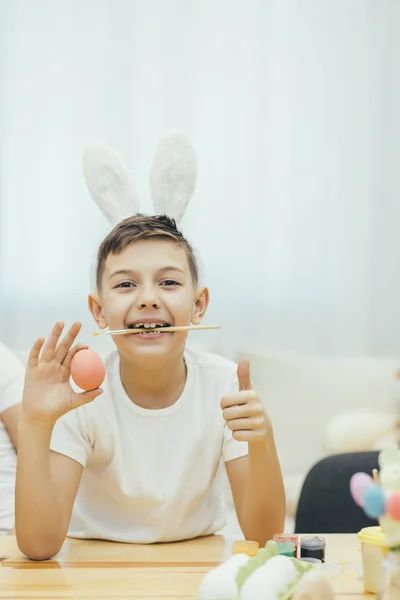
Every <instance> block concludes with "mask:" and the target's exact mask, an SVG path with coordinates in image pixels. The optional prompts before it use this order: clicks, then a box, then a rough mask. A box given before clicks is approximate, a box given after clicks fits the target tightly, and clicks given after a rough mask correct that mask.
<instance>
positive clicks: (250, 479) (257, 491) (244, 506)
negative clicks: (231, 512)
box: [221, 360, 286, 546]
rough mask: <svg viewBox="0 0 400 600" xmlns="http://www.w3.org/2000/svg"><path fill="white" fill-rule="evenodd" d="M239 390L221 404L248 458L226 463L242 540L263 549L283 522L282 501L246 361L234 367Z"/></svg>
mask: <svg viewBox="0 0 400 600" xmlns="http://www.w3.org/2000/svg"><path fill="white" fill-rule="evenodd" d="M238 381H239V391H238V392H236V393H233V394H230V395H229V396H225V397H224V398H223V399H222V401H221V407H222V410H223V416H224V419H225V420H226V422H227V426H228V427H229V429H230V430H231V431H232V437H233V438H234V439H235V440H237V441H243V442H247V443H248V449H249V451H248V455H247V456H243V457H241V458H236V459H234V460H228V461H227V462H226V469H227V474H228V478H229V482H230V485H231V489H232V494H233V499H234V503H235V509H236V513H237V516H238V520H239V523H240V526H241V529H242V531H243V534H244V536H245V538H246V539H251V540H255V541H257V542H258V543H259V544H260V545H262V546H264V545H265V543H266V542H267V541H268V540H269V539H271V538H272V537H273V535H274V534H275V533H281V532H282V531H283V528H284V523H285V512H286V500H285V490H284V485H283V478H282V473H281V468H280V464H279V458H278V455H277V451H276V447H275V441H274V435H273V431H272V425H271V422H270V419H269V417H268V415H267V414H266V413H265V410H264V408H263V406H262V404H261V401H260V399H259V397H258V395H257V394H256V392H255V391H254V389H253V386H252V384H251V380H250V366H249V363H248V361H246V360H242V361H240V363H239V365H238Z"/></svg>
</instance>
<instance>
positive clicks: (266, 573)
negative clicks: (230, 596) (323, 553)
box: [240, 556, 299, 600]
mask: <svg viewBox="0 0 400 600" xmlns="http://www.w3.org/2000/svg"><path fill="white" fill-rule="evenodd" d="M298 578H299V574H298V572H297V569H296V567H295V566H294V564H293V562H292V561H291V560H290V558H288V557H287V556H273V557H272V558H270V559H269V560H268V561H267V562H266V563H265V564H264V565H262V566H261V567H259V568H258V569H256V570H255V571H254V572H253V573H252V574H251V575H250V576H249V577H248V578H247V579H246V581H245V582H244V584H243V586H242V589H241V591H240V592H241V593H240V600H277V599H278V598H279V592H280V591H282V590H285V589H286V588H287V586H288V585H289V584H291V583H293V582H295V581H297V579H298Z"/></svg>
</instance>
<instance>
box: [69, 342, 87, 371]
mask: <svg viewBox="0 0 400 600" xmlns="http://www.w3.org/2000/svg"><path fill="white" fill-rule="evenodd" d="M87 348H89V346H88V345H87V344H77V345H76V346H74V347H73V348H71V350H70V351H69V352H68V354H67V356H66V357H65V359H64V361H63V367H65V368H66V369H70V368H71V362H72V359H73V358H74V356H75V354H77V353H78V352H79V350H87Z"/></svg>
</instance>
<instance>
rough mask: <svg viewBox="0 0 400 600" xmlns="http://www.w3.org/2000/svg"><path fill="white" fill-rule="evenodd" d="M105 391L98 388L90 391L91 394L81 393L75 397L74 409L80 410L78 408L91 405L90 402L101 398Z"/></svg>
mask: <svg viewBox="0 0 400 600" xmlns="http://www.w3.org/2000/svg"><path fill="white" fill-rule="evenodd" d="M102 393H103V390H102V389H101V388H97V389H96V390H90V391H89V392H80V393H78V394H75V397H74V402H73V404H74V406H73V408H78V406H82V405H83V404H89V402H93V400H94V399H95V398H97V396H101V394H102Z"/></svg>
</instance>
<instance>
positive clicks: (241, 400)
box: [221, 390, 257, 410]
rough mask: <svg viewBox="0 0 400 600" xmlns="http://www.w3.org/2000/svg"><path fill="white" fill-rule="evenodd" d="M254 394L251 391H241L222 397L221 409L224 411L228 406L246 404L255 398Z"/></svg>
mask: <svg viewBox="0 0 400 600" xmlns="http://www.w3.org/2000/svg"><path fill="white" fill-rule="evenodd" d="M256 395H257V394H256V392H254V391H253V390H248V391H241V392H233V393H232V394H229V396H224V397H223V398H222V400H221V408H222V410H224V409H225V408H229V407H230V406H238V405H239V404H240V405H241V404H247V403H248V402H250V401H251V400H252V399H253V397H254V396H256Z"/></svg>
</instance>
